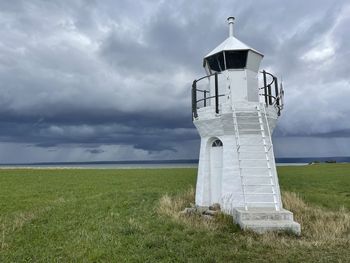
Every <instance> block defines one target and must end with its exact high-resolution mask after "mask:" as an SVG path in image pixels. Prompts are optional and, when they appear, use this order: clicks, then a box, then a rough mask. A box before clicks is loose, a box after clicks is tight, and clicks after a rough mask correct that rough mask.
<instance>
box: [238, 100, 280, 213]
mask: <svg viewBox="0 0 350 263" xmlns="http://www.w3.org/2000/svg"><path fill="white" fill-rule="evenodd" d="M261 107H262V108H263V109H261ZM232 110H233V115H232V116H233V125H234V131H235V138H236V150H237V157H238V169H239V173H240V177H241V186H242V194H243V202H244V209H245V210H248V209H252V208H270V209H271V208H273V209H274V211H279V210H280V209H281V207H280V192H279V187H278V182H277V172H276V166H275V160H274V154H273V147H272V141H271V133H270V128H269V125H268V119H267V116H266V109H265V106H264V105H262V106H260V105H257V106H254V107H250V108H243V109H241V108H234V107H233V109H232Z"/></svg>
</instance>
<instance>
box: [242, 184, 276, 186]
mask: <svg viewBox="0 0 350 263" xmlns="http://www.w3.org/2000/svg"><path fill="white" fill-rule="evenodd" d="M243 186H274V185H273V184H243Z"/></svg>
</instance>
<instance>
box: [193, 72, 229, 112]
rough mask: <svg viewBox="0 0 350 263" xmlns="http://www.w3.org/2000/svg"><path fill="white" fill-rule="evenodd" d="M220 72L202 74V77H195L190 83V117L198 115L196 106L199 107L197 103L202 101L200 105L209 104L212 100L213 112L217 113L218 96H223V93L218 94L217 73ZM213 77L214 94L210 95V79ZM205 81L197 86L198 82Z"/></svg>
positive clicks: (205, 105)
mask: <svg viewBox="0 0 350 263" xmlns="http://www.w3.org/2000/svg"><path fill="white" fill-rule="evenodd" d="M219 74H220V73H218V72H216V73H214V74H211V75H208V76H204V77H202V78H199V79H196V80H194V81H193V84H192V117H193V118H197V117H198V112H197V110H198V108H201V107H200V106H201V105H198V104H199V103H202V107H207V106H211V103H212V101H213V100H214V105H215V113H219V97H222V96H225V94H219V79H218V75H219ZM213 78H214V95H212V96H210V80H211V79H213ZM204 81H207V82H206V83H205V84H204V85H205V86H204V87H203V88H198V84H199V83H200V84H203V82H204Z"/></svg>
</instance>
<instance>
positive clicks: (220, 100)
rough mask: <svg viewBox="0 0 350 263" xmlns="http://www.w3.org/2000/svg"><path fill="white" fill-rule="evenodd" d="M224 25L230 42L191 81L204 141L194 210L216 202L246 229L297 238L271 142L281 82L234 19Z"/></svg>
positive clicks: (280, 106) (215, 51) (207, 59)
mask: <svg viewBox="0 0 350 263" xmlns="http://www.w3.org/2000/svg"><path fill="white" fill-rule="evenodd" d="M227 20H228V26H229V36H228V38H227V39H226V40H224V41H223V42H222V43H221V44H220V45H218V46H217V47H216V48H215V49H213V50H212V51H211V52H210V53H209V54H207V55H206V56H205V57H204V59H203V67H204V70H205V72H206V75H205V76H203V77H201V78H198V79H196V80H194V81H193V84H192V116H193V123H194V125H195V127H196V128H197V130H198V132H199V135H200V137H201V143H200V154H199V164H198V175H197V185H196V196H195V199H196V200H195V202H196V205H197V206H200V207H208V206H211V205H213V204H215V203H219V204H220V206H221V210H222V211H223V212H225V213H228V214H231V215H232V216H233V217H234V219H235V221H236V223H238V224H239V225H240V226H241V227H242V228H243V229H251V230H253V231H256V232H259V233H261V232H265V231H271V230H291V231H293V232H295V233H300V225H299V224H298V223H296V222H294V221H293V214H292V213H291V212H290V211H287V210H285V209H283V207H282V201H281V193H280V187H279V183H278V177H277V170H276V164H275V156H274V152H273V145H272V138H271V135H272V132H273V130H274V128H275V126H276V121H277V119H278V117H279V116H280V114H281V111H282V109H283V94H284V93H283V88H282V85H281V84H279V83H278V79H277V78H276V77H275V76H274V75H273V74H271V73H269V72H267V71H265V70H262V71H260V63H261V61H262V59H263V56H264V55H263V54H262V53H261V52H259V51H258V50H256V49H253V48H252V47H250V46H248V45H246V44H245V43H243V42H242V41H240V40H238V39H237V38H236V37H235V36H234V20H235V19H234V17H229V18H228V19H227ZM259 80H261V81H259ZM260 82H261V84H259V83H260Z"/></svg>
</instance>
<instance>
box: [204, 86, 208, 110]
mask: <svg viewBox="0 0 350 263" xmlns="http://www.w3.org/2000/svg"><path fill="white" fill-rule="evenodd" d="M204 107H207V91H206V90H204Z"/></svg>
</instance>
